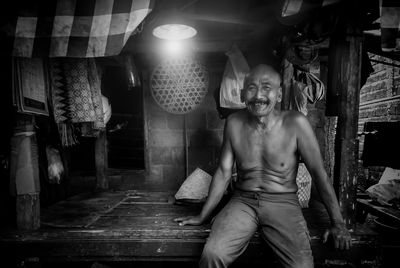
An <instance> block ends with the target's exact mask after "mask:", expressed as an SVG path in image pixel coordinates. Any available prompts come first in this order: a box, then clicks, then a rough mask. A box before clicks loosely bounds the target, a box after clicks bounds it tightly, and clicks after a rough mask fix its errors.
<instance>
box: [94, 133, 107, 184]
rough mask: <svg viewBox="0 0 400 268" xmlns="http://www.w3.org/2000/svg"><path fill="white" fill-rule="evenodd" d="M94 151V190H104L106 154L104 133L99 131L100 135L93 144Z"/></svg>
mask: <svg viewBox="0 0 400 268" xmlns="http://www.w3.org/2000/svg"><path fill="white" fill-rule="evenodd" d="M94 151H95V152H94V153H95V161H96V163H95V164H96V190H106V189H108V178H107V168H108V155H107V154H108V153H107V137H106V132H105V131H100V135H99V137H98V138H97V139H96V142H95V147H94Z"/></svg>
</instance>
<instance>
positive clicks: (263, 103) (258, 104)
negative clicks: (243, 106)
mask: <svg viewBox="0 0 400 268" xmlns="http://www.w3.org/2000/svg"><path fill="white" fill-rule="evenodd" d="M268 104H269V101H268V100H254V101H251V102H250V105H252V106H254V107H255V108H257V109H261V108H264V107H265V106H267V105H268Z"/></svg>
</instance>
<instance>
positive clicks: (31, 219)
mask: <svg viewBox="0 0 400 268" xmlns="http://www.w3.org/2000/svg"><path fill="white" fill-rule="evenodd" d="M16 202H17V204H16V209H17V227H18V229H20V230H36V229H39V228H40V198H39V193H32V194H24V195H17V198H16Z"/></svg>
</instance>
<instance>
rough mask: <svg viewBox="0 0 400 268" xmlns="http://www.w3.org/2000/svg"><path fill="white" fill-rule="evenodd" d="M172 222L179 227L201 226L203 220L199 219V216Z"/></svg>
mask: <svg viewBox="0 0 400 268" xmlns="http://www.w3.org/2000/svg"><path fill="white" fill-rule="evenodd" d="M174 221H176V222H178V223H179V226H183V225H202V224H203V222H204V220H203V219H202V218H201V217H200V215H197V216H187V217H180V218H176V219H174Z"/></svg>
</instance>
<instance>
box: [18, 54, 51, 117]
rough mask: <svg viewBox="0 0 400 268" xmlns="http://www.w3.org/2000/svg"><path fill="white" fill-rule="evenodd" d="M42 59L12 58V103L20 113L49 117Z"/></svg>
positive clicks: (45, 77) (46, 84)
mask: <svg viewBox="0 0 400 268" xmlns="http://www.w3.org/2000/svg"><path fill="white" fill-rule="evenodd" d="M44 66H45V64H44V61H43V59H39V58H37V59H25V58H13V89H12V92H13V103H14V106H16V107H17V111H18V112H20V113H29V114H40V115H47V116H48V115H49V110H48V107H47V92H48V83H47V75H46V71H45V67H44Z"/></svg>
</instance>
